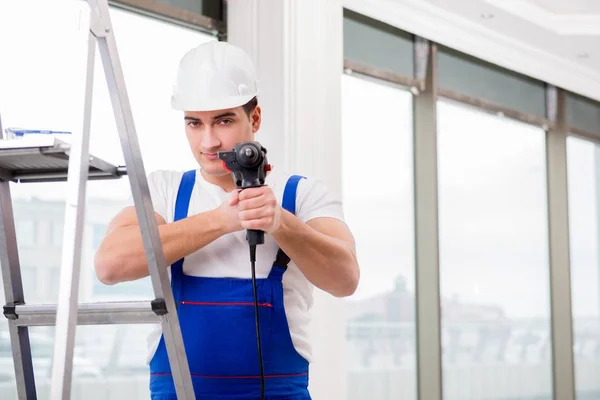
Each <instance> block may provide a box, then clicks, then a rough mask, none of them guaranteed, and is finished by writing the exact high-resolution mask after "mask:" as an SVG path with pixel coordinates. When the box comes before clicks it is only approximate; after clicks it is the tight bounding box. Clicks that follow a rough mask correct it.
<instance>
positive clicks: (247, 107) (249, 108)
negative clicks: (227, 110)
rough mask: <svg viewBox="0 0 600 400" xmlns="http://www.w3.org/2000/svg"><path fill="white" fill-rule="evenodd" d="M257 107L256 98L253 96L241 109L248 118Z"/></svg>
mask: <svg viewBox="0 0 600 400" xmlns="http://www.w3.org/2000/svg"><path fill="white" fill-rule="evenodd" d="M257 105H258V99H257V98H256V96H254V97H253V98H252V100H250V101H249V102H247V103H246V104H244V105H243V106H242V108H243V109H244V111H245V112H246V115H247V116H250V114H251V113H252V111H254V109H255V108H256V106H257Z"/></svg>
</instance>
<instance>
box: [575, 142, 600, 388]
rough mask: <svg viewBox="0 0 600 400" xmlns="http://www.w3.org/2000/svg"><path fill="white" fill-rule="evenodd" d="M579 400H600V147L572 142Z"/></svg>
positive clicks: (576, 373)
mask: <svg viewBox="0 0 600 400" xmlns="http://www.w3.org/2000/svg"><path fill="white" fill-rule="evenodd" d="M567 157H568V159H567V160H568V172H569V175H568V178H569V224H570V245H571V288H572V299H573V300H572V304H571V306H572V310H573V342H574V343H573V344H574V353H575V354H574V357H575V376H576V379H575V383H576V388H577V399H578V400H582V399H591V398H600V381H599V380H598V374H600V310H599V308H600V297H599V296H598V293H599V289H600V274H599V271H600V259H599V258H598V254H599V251H600V236H599V235H598V233H599V231H598V228H599V225H598V221H599V220H598V218H599V217H600V214H599V213H598V204H600V146H598V145H595V144H594V143H592V142H588V141H584V140H581V139H577V138H574V137H569V138H568V139H567Z"/></svg>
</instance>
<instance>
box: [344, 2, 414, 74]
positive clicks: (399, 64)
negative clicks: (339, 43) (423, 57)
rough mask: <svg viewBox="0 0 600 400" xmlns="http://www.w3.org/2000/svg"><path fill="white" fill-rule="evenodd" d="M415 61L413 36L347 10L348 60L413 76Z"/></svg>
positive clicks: (346, 53)
mask: <svg viewBox="0 0 600 400" xmlns="http://www.w3.org/2000/svg"><path fill="white" fill-rule="evenodd" d="M374 44H377V45H374ZM413 58H414V54H413V38H412V35H411V34H408V33H406V32H404V31H401V30H400V29H398V28H395V27H392V26H390V25H387V24H384V23H383V22H380V21H376V20H373V19H371V18H368V17H366V16H364V15H361V14H357V13H355V12H353V11H350V10H346V9H344V59H346V60H350V61H355V62H358V63H361V64H363V65H365V66H370V67H373V68H377V69H380V70H383V71H388V72H395V73H397V74H400V75H403V76H408V77H413V75H414V72H413Z"/></svg>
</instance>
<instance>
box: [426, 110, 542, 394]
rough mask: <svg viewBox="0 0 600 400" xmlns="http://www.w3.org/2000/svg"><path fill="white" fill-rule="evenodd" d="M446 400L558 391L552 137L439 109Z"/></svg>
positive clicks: (490, 118)
mask: <svg viewBox="0 0 600 400" xmlns="http://www.w3.org/2000/svg"><path fill="white" fill-rule="evenodd" d="M438 138H439V139H438V140H439V142H438V149H439V166H438V168H439V229H440V231H439V238H440V286H441V288H440V289H441V302H442V304H441V307H442V349H443V357H442V361H443V382H444V399H445V400H463V399H483V398H490V399H528V400H529V399H550V398H551V395H552V376H551V345H550V306H549V304H550V303H549V274H548V267H549V264H548V226H547V215H548V213H547V204H546V203H547V201H546V171H545V165H546V164H545V132H544V131H543V130H542V129H539V128H536V127H532V126H528V125H524V124H522V123H518V122H515V121H512V120H509V119H503V118H499V117H496V116H493V115H489V114H485V113H482V112H480V111H477V110H474V109H470V108H467V107H464V106H459V105H455V104H452V103H449V102H446V101H440V102H439V103H438Z"/></svg>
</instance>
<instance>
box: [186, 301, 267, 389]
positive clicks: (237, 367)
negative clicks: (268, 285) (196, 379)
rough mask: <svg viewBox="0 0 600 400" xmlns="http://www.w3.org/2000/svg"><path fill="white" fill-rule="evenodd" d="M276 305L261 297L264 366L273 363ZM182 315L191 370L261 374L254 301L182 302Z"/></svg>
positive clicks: (209, 374) (197, 372)
mask: <svg viewBox="0 0 600 400" xmlns="http://www.w3.org/2000/svg"><path fill="white" fill-rule="evenodd" d="M273 310H274V306H273V304H272V303H271V302H268V301H261V300H260V299H259V306H258V312H259V323H260V339H261V348H262V358H263V365H264V367H265V370H268V365H269V364H270V345H269V343H270V341H271V340H270V339H271V327H270V325H271V319H272V312H273ZM179 317H180V318H179V319H180V323H181V329H182V333H183V340H184V343H185V349H186V353H187V355H188V362H189V364H190V370H191V372H192V374H194V375H199V376H201V375H205V376H207V377H208V376H216V377H218V376H223V377H227V376H238V377H254V376H257V375H260V370H259V363H258V362H259V359H258V344H257V339H256V319H255V309H254V301H253V300H252V301H245V300H242V301H235V300H217V301H194V300H181V301H180V302H179Z"/></svg>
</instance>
